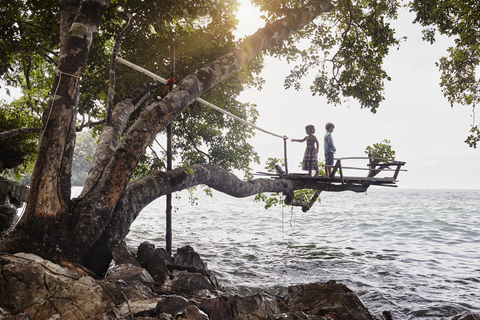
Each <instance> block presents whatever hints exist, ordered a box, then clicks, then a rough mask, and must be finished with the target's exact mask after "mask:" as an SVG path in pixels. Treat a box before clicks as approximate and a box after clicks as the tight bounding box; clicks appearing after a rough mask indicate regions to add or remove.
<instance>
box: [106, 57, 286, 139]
mask: <svg viewBox="0 0 480 320" xmlns="http://www.w3.org/2000/svg"><path fill="white" fill-rule="evenodd" d="M116 59H117V61H118V62H120V63H122V64H124V65H126V66H128V67H130V68H132V69H135V70H137V71H139V72H141V73H143V74H145V75H147V76H149V77H151V78H153V79H156V80H158V81H160V82H162V83H164V84H166V85H168V84H169V81H171V80H173V79H168V80H166V79H164V78H162V77H160V76H158V75H156V74H155V73H153V72H150V71H148V70H146V69H144V68H142V67H140V66H137V65H136V64H134V63H131V62H130V61H127V60H125V59H123V58H120V57H117V58H116ZM173 82H175V80H173ZM170 83H172V82H170ZM172 84H173V83H172ZM197 101H198V102H200V103H202V104H204V105H206V106H207V107H210V108H212V109H215V110H217V111H219V112H221V113H223V114H225V115H227V116H229V117H232V118H234V119H236V120H238V121H240V122H241V123H243V124H246V125H248V126H250V127H252V128H255V129H257V130H260V131H262V132H265V133H267V134H270V135H272V136H274V137H278V138H282V139H285V140H286V139H288V137H287V136H285V135H280V134H276V133H273V132H270V131H267V130H265V129H262V128H260V127H258V126H256V125H254V124H252V123H250V122H248V121H245V120H243V119H242V118H240V117H237V116H236V115H234V114H232V113H230V112H228V111H225V110H223V109H222V108H219V107H217V106H216V105H214V104H212V103H210V102H208V101H205V100H203V99H201V98H198V99H197Z"/></svg>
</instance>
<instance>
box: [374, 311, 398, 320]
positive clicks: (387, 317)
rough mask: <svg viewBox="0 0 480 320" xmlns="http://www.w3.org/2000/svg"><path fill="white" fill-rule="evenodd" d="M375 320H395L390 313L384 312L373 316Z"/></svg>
mask: <svg viewBox="0 0 480 320" xmlns="http://www.w3.org/2000/svg"><path fill="white" fill-rule="evenodd" d="M373 318H374V319H375V320H393V318H392V314H391V313H390V311H382V312H379V313H375V314H374V315H373Z"/></svg>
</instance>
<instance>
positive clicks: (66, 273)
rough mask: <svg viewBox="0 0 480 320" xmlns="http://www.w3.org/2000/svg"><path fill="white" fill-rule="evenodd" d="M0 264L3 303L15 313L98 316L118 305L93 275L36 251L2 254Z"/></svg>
mask: <svg viewBox="0 0 480 320" xmlns="http://www.w3.org/2000/svg"><path fill="white" fill-rule="evenodd" d="M0 268H1V269H0V305H1V306H3V308H4V309H5V310H6V311H7V312H9V313H10V314H12V315H19V314H21V313H28V314H29V315H35V319H49V318H51V317H53V316H55V315H58V314H60V316H61V317H62V318H64V319H95V318H97V316H98V315H99V314H100V315H101V314H103V313H104V312H106V311H108V310H109V309H111V308H112V307H114V306H115V303H114V299H113V298H112V297H110V296H109V295H107V294H106V292H105V291H104V290H103V288H102V286H100V285H99V284H98V283H97V282H96V281H95V280H94V279H93V278H92V277H82V276H80V275H79V274H77V273H76V272H73V271H70V270H69V269H67V268H64V267H61V266H59V265H57V264H54V263H52V262H50V261H47V260H43V259H42V258H40V257H38V256H36V255H33V254H24V253H17V254H15V255H6V254H2V255H0ZM25 319H28V318H25ZM56 319H58V317H57V318H56Z"/></svg>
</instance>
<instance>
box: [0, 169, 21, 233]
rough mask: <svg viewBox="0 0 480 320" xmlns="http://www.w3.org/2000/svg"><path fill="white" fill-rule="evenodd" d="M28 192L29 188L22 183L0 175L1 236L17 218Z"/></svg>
mask: <svg viewBox="0 0 480 320" xmlns="http://www.w3.org/2000/svg"><path fill="white" fill-rule="evenodd" d="M27 192H28V188H27V187H25V186H23V185H21V184H20V183H17V182H14V181H10V180H8V179H5V178H2V177H0V238H1V237H2V236H3V235H4V234H5V232H7V231H8V229H9V228H10V226H11V225H12V223H13V221H14V220H15V216H16V215H17V208H20V207H22V205H23V202H25V199H26V197H27Z"/></svg>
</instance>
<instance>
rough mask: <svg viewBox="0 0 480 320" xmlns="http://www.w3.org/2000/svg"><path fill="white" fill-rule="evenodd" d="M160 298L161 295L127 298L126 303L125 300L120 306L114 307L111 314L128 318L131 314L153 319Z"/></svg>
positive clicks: (137, 317) (136, 316)
mask: <svg viewBox="0 0 480 320" xmlns="http://www.w3.org/2000/svg"><path fill="white" fill-rule="evenodd" d="M162 300H164V298H162V297H161V298H155V299H146V300H129V301H128V303H127V301H125V302H123V303H122V304H121V305H120V306H118V307H116V308H114V309H113V310H112V312H111V314H112V315H115V316H116V317H117V318H120V319H121V318H122V317H123V318H126V319H129V318H130V315H131V314H133V316H134V317H135V319H139V318H140V317H143V318H153V319H155V316H156V307H157V304H158V303H159V302H160V301H162ZM130 311H131V314H130Z"/></svg>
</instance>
